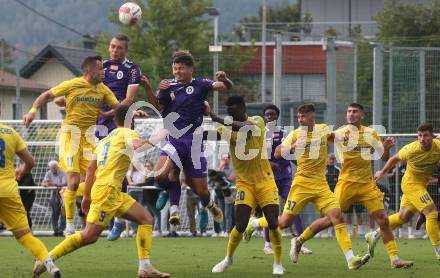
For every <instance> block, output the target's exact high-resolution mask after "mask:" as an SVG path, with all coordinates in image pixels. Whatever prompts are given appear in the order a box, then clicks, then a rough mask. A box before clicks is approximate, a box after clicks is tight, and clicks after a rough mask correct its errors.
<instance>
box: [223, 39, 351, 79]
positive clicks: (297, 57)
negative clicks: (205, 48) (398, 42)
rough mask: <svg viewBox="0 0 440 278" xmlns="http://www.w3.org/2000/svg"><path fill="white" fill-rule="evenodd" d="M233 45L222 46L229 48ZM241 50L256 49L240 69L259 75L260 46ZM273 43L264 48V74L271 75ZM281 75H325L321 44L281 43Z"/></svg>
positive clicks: (244, 46) (348, 49)
mask: <svg viewBox="0 0 440 278" xmlns="http://www.w3.org/2000/svg"><path fill="white" fill-rule="evenodd" d="M232 45H233V44H232V43H231V44H227V45H223V46H224V47H231V46H232ZM240 47H241V49H243V50H244V49H246V48H249V47H253V48H256V51H255V54H254V56H253V57H252V59H251V61H250V62H249V64H247V65H246V66H244V67H243V68H241V69H240V72H241V73H244V74H260V73H261V51H262V49H261V44H258V45H251V44H241V45H240ZM345 48H346V50H347V51H352V50H351V49H350V48H351V47H345V46H339V47H338V50H337V51H341V50H342V49H345ZM274 49H275V45H274V43H268V45H267V46H266V73H269V74H271V73H273V52H274ZM282 50H283V69H282V71H283V73H284V74H286V73H287V74H289V73H290V74H325V73H326V64H327V51H326V50H324V49H323V47H322V44H321V43H319V44H318V43H314V44H304V43H303V44H301V43H300V44H293V43H292V44H284V43H283V47H282ZM337 66H340V65H337Z"/></svg>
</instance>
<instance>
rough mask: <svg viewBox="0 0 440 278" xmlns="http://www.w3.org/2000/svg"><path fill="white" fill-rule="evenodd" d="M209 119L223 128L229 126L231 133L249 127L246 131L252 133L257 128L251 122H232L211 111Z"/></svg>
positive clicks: (230, 119)
mask: <svg viewBox="0 0 440 278" xmlns="http://www.w3.org/2000/svg"><path fill="white" fill-rule="evenodd" d="M210 117H211V119H212V121H213V122H217V123H219V124H221V125H224V126H231V127H232V130H233V131H240V129H241V128H243V127H245V126H246V127H250V129H249V130H248V131H253V130H256V129H257V127H256V126H255V125H254V124H253V123H251V122H248V121H244V122H240V121H234V120H232V118H228V119H226V118H222V117H220V116H218V115H217V114H215V113H214V112H212V111H211V112H210Z"/></svg>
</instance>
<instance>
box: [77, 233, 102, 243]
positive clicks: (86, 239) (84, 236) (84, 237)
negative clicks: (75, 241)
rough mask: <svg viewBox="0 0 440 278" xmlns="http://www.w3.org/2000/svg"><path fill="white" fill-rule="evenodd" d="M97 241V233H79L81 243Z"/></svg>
mask: <svg viewBox="0 0 440 278" xmlns="http://www.w3.org/2000/svg"><path fill="white" fill-rule="evenodd" d="M97 241H98V236H97V235H92V234H89V233H86V234H82V235H81V245H89V244H93V243H95V242H97Z"/></svg>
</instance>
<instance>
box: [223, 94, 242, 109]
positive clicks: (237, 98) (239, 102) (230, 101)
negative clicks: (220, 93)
mask: <svg viewBox="0 0 440 278" xmlns="http://www.w3.org/2000/svg"><path fill="white" fill-rule="evenodd" d="M234 104H236V105H239V106H241V107H246V103H245V102H244V98H243V97H242V96H230V97H228V99H227V100H226V105H227V106H231V105H234Z"/></svg>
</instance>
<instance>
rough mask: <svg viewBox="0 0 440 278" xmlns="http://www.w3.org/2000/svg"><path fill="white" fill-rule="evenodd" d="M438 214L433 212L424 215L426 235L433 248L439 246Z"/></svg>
mask: <svg viewBox="0 0 440 278" xmlns="http://www.w3.org/2000/svg"><path fill="white" fill-rule="evenodd" d="M437 217H438V212H437V211H433V212H431V213H429V214H428V215H426V225H425V227H426V233H427V234H428V236H429V239H430V240H431V244H432V245H433V246H439V245H440V237H439V234H438V222H437V221H438V220H437Z"/></svg>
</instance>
